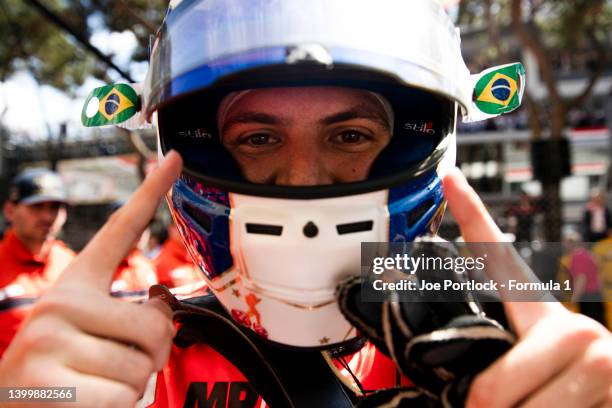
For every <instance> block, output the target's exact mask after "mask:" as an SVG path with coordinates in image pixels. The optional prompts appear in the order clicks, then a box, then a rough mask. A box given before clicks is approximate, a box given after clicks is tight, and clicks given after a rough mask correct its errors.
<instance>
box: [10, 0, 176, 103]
mask: <svg viewBox="0 0 612 408" xmlns="http://www.w3.org/2000/svg"><path fill="white" fill-rule="evenodd" d="M33 3H36V2H33V1H23V0H3V1H1V2H0V36H1V37H0V38H2V39H3V41H1V42H0V82H1V81H4V80H6V79H7V78H8V77H9V76H10V75H11V74H13V73H14V72H15V71H19V70H27V71H29V72H30V73H32V75H33V76H34V78H35V79H36V80H37V81H38V82H39V83H41V84H46V85H51V86H53V87H55V88H58V89H60V90H63V91H66V92H69V93H70V92H73V91H74V90H75V89H76V87H78V86H79V85H81V84H83V82H84V81H85V79H86V78H87V77H89V76H94V77H96V78H99V79H101V80H103V81H105V82H109V81H110V78H109V76H108V66H107V65H106V64H104V63H100V59H99V58H97V57H96V56H95V55H94V54H93V53H91V52H90V51H88V50H87V48H86V47H85V46H84V45H83V44H81V43H79V41H78V40H77V39H76V38H75V36H73V35H69V34H68V33H67V31H66V30H64V29H62V28H60V27H58V25H57V24H56V23H54V22H52V21H51V20H50V19H49V17H48V16H46V15H44V14H43V13H41V12H40V10H38V9H36V8H35V7H34V6H33ZM166 3H167V1H166V0H131V1H129V2H128V1H127V0H47V1H44V2H41V4H44V7H45V8H47V9H48V10H49V11H50V12H51V13H53V14H54V15H55V16H57V18H59V19H60V20H61V21H62V22H64V23H65V24H66V25H67V26H69V27H70V29H71V30H72V31H73V32H74V33H75V34H76V35H77V36H78V37H80V38H82V39H84V40H85V41H89V38H90V37H91V34H92V33H93V32H94V31H95V29H106V30H108V31H124V30H130V31H132V32H133V33H134V34H135V36H136V39H137V41H138V45H139V46H138V47H137V48H136V49H135V50H134V53H133V55H132V60H133V61H143V60H146V58H147V49H148V41H149V34H151V33H154V32H155V28H156V27H157V26H158V25H159V24H160V23H161V20H162V18H163V15H164V10H165V7H166V5H167V4H166ZM100 22H101V23H102V24H101V27H100ZM111 57H112V56H111Z"/></svg>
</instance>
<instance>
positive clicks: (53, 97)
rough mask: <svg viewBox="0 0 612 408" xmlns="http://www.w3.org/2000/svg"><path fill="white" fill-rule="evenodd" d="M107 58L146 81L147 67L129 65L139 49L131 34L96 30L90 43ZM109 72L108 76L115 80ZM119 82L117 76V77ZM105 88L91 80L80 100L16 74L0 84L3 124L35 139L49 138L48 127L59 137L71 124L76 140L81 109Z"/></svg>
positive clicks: (133, 75)
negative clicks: (94, 91)
mask: <svg viewBox="0 0 612 408" xmlns="http://www.w3.org/2000/svg"><path fill="white" fill-rule="evenodd" d="M90 41H91V43H92V44H93V45H94V46H96V47H98V48H99V49H100V50H101V51H102V52H103V53H104V54H107V55H109V54H112V55H113V56H114V57H113V62H114V63H115V64H117V65H118V66H119V67H122V68H124V69H125V67H129V71H130V74H131V76H132V77H133V78H134V79H135V80H136V81H142V80H144V77H145V74H146V68H147V63H144V62H143V63H129V61H130V55H131V54H132V51H133V50H134V48H135V47H136V45H137V41H136V37H135V36H134V34H133V33H132V32H131V31H123V32H109V31H104V30H96V31H95V32H94V34H93V35H92V37H91V39H90ZM113 74H114V72H113V73H110V72H109V76H111V77H112V76H113ZM117 79H119V78H118V76H117ZM101 85H104V83H102V82H101V81H99V80H97V79H95V78H89V79H87V80H86V82H85V83H84V84H83V86H81V87H80V88H79V89H78V90H77V97H76V98H74V99H71V98H69V97H68V96H67V95H66V94H64V93H63V92H61V91H58V90H57V89H55V88H53V87H50V86H40V85H39V84H38V83H37V82H36V80H35V79H34V78H33V77H32V76H31V75H30V74H29V73H27V72H25V71H21V72H17V73H15V74H14V75H13V76H11V77H10V78H9V79H8V80H7V81H5V82H0V114H2V112H4V117H3V123H4V124H5V125H6V126H7V127H8V128H9V129H10V130H12V131H17V132H25V133H28V134H29V135H30V136H31V137H32V138H33V139H37V138H39V137H40V138H47V137H48V134H49V133H48V129H47V124H48V126H50V127H51V130H52V133H53V134H57V131H58V129H59V125H60V123H62V122H65V123H67V124H68V133H69V136H77V135H78V133H80V132H83V131H84V129H83V128H82V127H81V126H80V117H81V109H82V106H83V102H84V100H85V98H86V97H87V95H88V94H89V92H90V91H91V90H92V89H94V88H95V87H98V86H101Z"/></svg>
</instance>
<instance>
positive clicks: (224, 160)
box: [158, 84, 455, 198]
mask: <svg viewBox="0 0 612 408" xmlns="http://www.w3.org/2000/svg"><path fill="white" fill-rule="evenodd" d="M383 91H384V93H383ZM383 95H384V96H383ZM454 107H455V105H454V103H451V102H450V101H448V100H446V99H445V98H441V97H438V96H435V95H433V94H431V93H428V92H424V91H421V90H418V89H414V88H405V87H395V88H390V89H382V88H379V89H376V87H373V86H370V87H369V88H368V89H363V88H360V89H359V88H349V87H339V86H329V85H321V84H318V85H316V86H315V85H310V86H274V87H265V88H249V89H243V90H232V91H230V92H228V90H227V89H220V88H219V89H210V90H207V91H206V92H200V93H196V94H192V95H190V96H188V97H185V98H182V99H180V100H179V101H176V102H175V103H173V104H169V105H168V106H166V107H164V108H163V109H160V111H159V117H158V127H159V132H160V141H161V148H162V152H164V153H165V152H167V151H169V150H171V149H174V150H176V151H178V152H179V153H180V154H181V155H182V157H183V159H184V162H185V171H186V172H187V173H191V174H192V175H196V176H197V177H199V178H201V179H203V180H205V181H206V182H207V184H209V185H213V186H216V187H221V188H223V189H225V190H228V191H232V192H239V193H249V194H255V195H263V196H279V197H289V198H290V197H295V196H296V195H297V196H300V197H312V198H320V197H328V196H338V195H345V194H354V193H357V192H367V191H373V190H377V189H381V188H382V187H384V188H389V187H390V186H392V185H393V184H395V183H397V184H401V183H403V182H405V181H406V180H407V179H409V178H411V177H415V176H418V175H419V174H422V173H424V172H426V171H428V170H433V169H434V168H435V166H436V165H437V164H438V162H439V160H440V158H441V156H442V155H443V153H444V143H443V142H444V140H445V138H446V136H447V135H448V134H450V133H451V132H452V131H453V129H454Z"/></svg>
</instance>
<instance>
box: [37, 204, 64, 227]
mask: <svg viewBox="0 0 612 408" xmlns="http://www.w3.org/2000/svg"><path fill="white" fill-rule="evenodd" d="M59 210H60V207H59V206H58V205H53V204H51V203H45V204H44V205H43V206H42V208H41V211H40V215H41V217H42V218H43V219H44V220H45V221H47V222H49V223H52V222H54V221H55V218H57V215H58V213H59Z"/></svg>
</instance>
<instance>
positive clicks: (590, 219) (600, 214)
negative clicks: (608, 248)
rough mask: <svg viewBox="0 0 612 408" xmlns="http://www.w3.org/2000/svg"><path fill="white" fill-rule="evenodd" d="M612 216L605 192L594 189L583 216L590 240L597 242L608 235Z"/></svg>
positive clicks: (586, 234) (588, 239) (586, 236)
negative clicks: (606, 202)
mask: <svg viewBox="0 0 612 408" xmlns="http://www.w3.org/2000/svg"><path fill="white" fill-rule="evenodd" d="M611 217H612V216H611V215H610V209H609V208H607V207H606V204H605V199H604V195H603V193H602V192H601V190H599V189H595V190H593V193H592V194H591V201H589V202H588V203H587V205H586V209H585V211H584V217H583V228H584V233H585V238H586V239H587V241H588V242H597V241H599V240H600V239H604V238H605V237H606V233H607V231H608V228H610V227H612V218H611Z"/></svg>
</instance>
